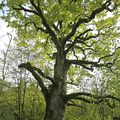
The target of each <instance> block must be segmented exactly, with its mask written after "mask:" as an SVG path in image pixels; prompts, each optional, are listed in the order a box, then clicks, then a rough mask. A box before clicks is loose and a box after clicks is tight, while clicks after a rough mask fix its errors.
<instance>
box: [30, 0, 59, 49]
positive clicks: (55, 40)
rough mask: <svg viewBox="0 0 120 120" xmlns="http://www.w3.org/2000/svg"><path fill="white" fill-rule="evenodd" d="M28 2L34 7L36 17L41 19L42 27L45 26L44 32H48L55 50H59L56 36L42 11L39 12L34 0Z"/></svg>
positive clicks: (39, 9)
mask: <svg viewBox="0 0 120 120" xmlns="http://www.w3.org/2000/svg"><path fill="white" fill-rule="evenodd" d="M30 2H31V4H32V5H33V6H34V7H35V9H36V11H37V13H38V16H39V17H40V18H41V20H42V23H43V25H44V26H45V28H46V30H47V31H48V32H49V34H50V36H51V37H52V39H53V42H54V44H55V45H56V47H57V48H59V43H58V41H57V36H56V34H55V33H54V31H53V30H52V29H51V28H50V26H49V24H48V22H47V20H46V18H45V16H44V15H43V13H42V10H41V8H40V6H37V5H36V4H35V3H34V0H30Z"/></svg>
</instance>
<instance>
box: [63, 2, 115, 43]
mask: <svg viewBox="0 0 120 120" xmlns="http://www.w3.org/2000/svg"><path fill="white" fill-rule="evenodd" d="M110 5H111V0H107V1H106V2H105V3H104V4H103V5H102V6H101V7H100V8H97V9H95V10H94V11H93V12H92V13H91V14H90V16H89V17H87V18H79V19H78V21H77V22H76V23H75V24H74V25H73V27H72V29H71V32H70V33H69V34H68V35H67V36H66V37H65V38H64V39H63V44H65V43H66V42H67V41H68V40H69V39H70V38H71V37H72V36H74V35H75V33H76V31H77V28H78V27H79V26H80V25H81V24H83V23H88V22H90V21H91V20H93V19H94V18H95V16H96V15H97V14H99V13H101V12H102V11H104V10H108V11H111V10H114V9H115V8H116V7H117V5H116V4H115V7H114V8H112V9H110V8H109V6H110Z"/></svg>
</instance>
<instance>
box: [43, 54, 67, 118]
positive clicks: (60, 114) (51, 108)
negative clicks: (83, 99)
mask: <svg viewBox="0 0 120 120" xmlns="http://www.w3.org/2000/svg"><path fill="white" fill-rule="evenodd" d="M68 68H69V65H67V63H66V60H65V56H64V52H58V53H57V54H56V63H55V65H54V82H55V83H54V84H53V85H52V87H51V89H50V94H49V97H48V100H47V101H46V113H45V120H63V118H64V113H65V104H66V103H65V101H64V98H63V95H65V94H66V88H67V86H66V75H67V70H68Z"/></svg>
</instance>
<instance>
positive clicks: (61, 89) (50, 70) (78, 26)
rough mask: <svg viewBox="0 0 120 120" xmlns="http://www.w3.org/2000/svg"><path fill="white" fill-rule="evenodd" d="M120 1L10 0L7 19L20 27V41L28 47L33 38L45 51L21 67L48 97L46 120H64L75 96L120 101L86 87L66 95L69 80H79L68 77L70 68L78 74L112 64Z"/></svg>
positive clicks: (37, 48)
mask: <svg viewBox="0 0 120 120" xmlns="http://www.w3.org/2000/svg"><path fill="white" fill-rule="evenodd" d="M119 4H120V1H119V0H99V1H95V0H91V1H88V0H81V1H78V0H72V1H71V0H68V1H66V0H58V1H57V0H44V1H42V0H24V1H23V0H14V1H13V0H6V5H7V7H8V11H7V12H6V14H5V15H4V16H3V18H5V20H6V21H7V22H9V25H10V26H11V27H14V28H15V29H16V30H17V35H18V36H17V37H16V41H17V42H18V44H19V45H24V46H26V47H27V46H29V45H30V44H31V43H32V45H31V48H33V49H34V50H35V51H37V52H38V53H39V54H40V56H41V57H40V58H39V59H36V60H35V61H32V62H31V61H29V62H28V63H21V64H20V65H19V68H25V69H26V70H28V71H29V72H30V73H32V75H33V76H34V78H35V79H36V80H37V82H38V84H39V86H40V88H41V91H42V93H43V96H44V98H45V102H46V112H45V118H44V119H45V120H56V119H57V120H62V119H63V117H64V113H65V107H66V105H68V104H69V103H70V102H72V101H73V100H81V101H83V102H86V103H93V104H98V103H101V102H103V101H108V100H109V99H114V100H117V101H119V100H120V99H118V98H116V97H113V96H111V95H108V94H105V95H99V94H98V95H96V94H92V93H88V92H87V91H84V92H81V91H78V92H75V93H70V94H67V93H68V90H67V87H68V84H72V85H76V84H75V83H74V81H75V82H76V80H73V77H72V79H69V78H71V74H69V72H70V71H71V69H74V70H75V71H76V72H74V75H72V76H74V79H77V78H76V77H75V76H76V74H77V75H78V76H77V77H79V76H80V77H79V78H82V75H83V76H84V77H88V74H89V72H88V71H93V70H94V68H95V67H99V68H101V67H106V68H109V69H112V66H113V65H114V63H115V61H116V59H117V57H118V56H117V55H116V52H117V50H118V48H119V44H118V43H119V41H118V38H119V35H120V34H119V31H118V29H119V26H118V25H117V21H118V18H119ZM35 57H36V55H35V56H34V58H35ZM30 62H31V63H30ZM36 66H37V67H36ZM76 66H77V67H76ZM78 66H79V67H78ZM84 69H85V70H84ZM81 72H84V73H81ZM81 74H82V75H81ZM78 81H80V79H78ZM47 83H49V84H47Z"/></svg>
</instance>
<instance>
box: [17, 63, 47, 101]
mask: <svg viewBox="0 0 120 120" xmlns="http://www.w3.org/2000/svg"><path fill="white" fill-rule="evenodd" d="M18 67H19V68H25V69H26V70H28V71H29V72H31V73H32V75H33V76H34V78H35V79H36V80H37V81H38V84H39V86H40V87H41V90H42V93H43V95H44V97H45V99H46V100H47V98H48V96H49V93H48V90H47V88H46V86H45V85H44V83H43V81H42V79H41V78H40V76H39V75H38V74H37V73H36V69H35V67H33V66H31V64H30V63H21V64H20V65H19V66H18ZM39 74H40V73H39ZM41 74H42V73H41ZM42 76H44V75H42Z"/></svg>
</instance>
